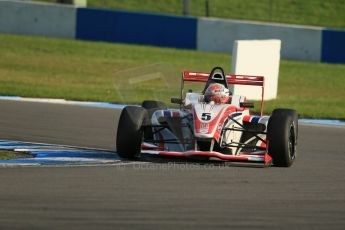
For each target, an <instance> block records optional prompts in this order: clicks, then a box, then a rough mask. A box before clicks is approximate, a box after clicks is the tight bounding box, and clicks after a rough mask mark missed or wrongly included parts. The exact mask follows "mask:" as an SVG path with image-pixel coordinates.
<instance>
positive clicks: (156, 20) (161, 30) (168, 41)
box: [76, 8, 197, 49]
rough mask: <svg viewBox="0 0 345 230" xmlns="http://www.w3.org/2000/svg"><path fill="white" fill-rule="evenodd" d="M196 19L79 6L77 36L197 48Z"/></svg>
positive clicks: (98, 39) (99, 39) (86, 38)
mask: <svg viewBox="0 0 345 230" xmlns="http://www.w3.org/2000/svg"><path fill="white" fill-rule="evenodd" d="M196 30H197V19H196V18H192V17H178V16H167V15H158V14H146V13H132V12H125V11H113V10H101V9H90V8H78V11H77V35H76V37H77V39H84V40H94V41H108V42H122V43H131V44H144V45H154V46H165V47H175V48H187V49H196Z"/></svg>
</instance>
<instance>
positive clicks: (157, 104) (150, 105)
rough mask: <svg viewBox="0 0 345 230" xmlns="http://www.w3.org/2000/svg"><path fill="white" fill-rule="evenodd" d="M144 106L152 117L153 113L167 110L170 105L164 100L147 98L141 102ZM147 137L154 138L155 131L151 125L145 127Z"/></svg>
mask: <svg viewBox="0 0 345 230" xmlns="http://www.w3.org/2000/svg"><path fill="white" fill-rule="evenodd" d="M141 106H142V107H143V108H145V109H146V110H147V113H148V116H149V118H150V119H151V117H152V114H153V113H154V112H155V111H157V110H166V109H168V107H167V106H166V104H165V103H164V102H161V101H154V100H146V101H143V103H142V104H141ZM145 139H147V140H153V131H152V128H151V127H147V128H146V129H145Z"/></svg>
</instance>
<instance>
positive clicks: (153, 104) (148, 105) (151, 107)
mask: <svg viewBox="0 0 345 230" xmlns="http://www.w3.org/2000/svg"><path fill="white" fill-rule="evenodd" d="M141 106H142V107H143V108H145V109H146V110H147V112H148V114H149V117H150V118H151V117H152V114H153V113H154V112H155V111H156V110H165V109H168V107H167V106H166V104H165V103H164V102H161V101H153V100H146V101H143V103H142V104H141Z"/></svg>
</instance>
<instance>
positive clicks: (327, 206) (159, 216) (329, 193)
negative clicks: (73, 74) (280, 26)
mask: <svg viewBox="0 0 345 230" xmlns="http://www.w3.org/2000/svg"><path fill="white" fill-rule="evenodd" d="M120 108H121V106H119V107H117V108H115V107H106V106H97V105H93V106H91V105H90V106H81V105H78V104H73V103H63V102H61V103H47V102H34V101H20V100H0V140H4V141H15V142H16V143H17V144H19V145H21V146H22V150H25V149H26V150H27V149H30V148H31V150H32V148H34V147H33V146H31V144H28V142H29V143H49V144H50V147H51V148H55V149H50V151H48V152H50V153H53V155H51V156H50V157H53V158H59V157H60V155H59V154H60V152H61V150H63V151H66V152H68V153H70V154H71V151H72V152H73V151H76V150H75V148H70V146H76V147H79V148H78V151H80V152H78V153H75V152H73V153H72V155H69V156H68V157H72V158H73V156H74V157H77V158H80V157H85V156H86V158H88V157H89V158H88V159H90V158H96V159H97V156H95V154H96V153H99V154H100V155H102V154H103V155H102V156H103V157H105V158H107V159H108V160H109V158H110V159H111V161H104V162H88V163H85V162H78V161H73V160H72V162H67V163H66V164H38V165H39V166H37V165H35V164H31V165H30V166H25V165H21V166H18V165H15V164H12V165H10V164H8V165H6V164H2V165H1V167H0V181H1V186H0V207H1V209H0V229H47V228H49V229H63V228H68V229H114V228H131V229H133V228H134V229H153V228H158V229H161V228H170V229H176V228H178V227H180V228H184V229H196V228H198V229H214V228H223V229H229V228H234V229H237V228H244V229H254V228H255V229H258V228H261V229H262V228H267V227H273V228H280V229H343V228H344V226H345V196H344V194H345V178H344V174H345V167H344V166H345V165H344V163H345V126H344V125H343V124H342V123H341V122H339V124H338V125H331V124H313V123H307V121H301V122H300V128H299V145H298V156H297V159H296V161H295V163H294V165H293V166H292V167H290V168H277V167H270V168H256V167H249V166H238V165H232V164H207V163H200V162H190V161H189V162H174V161H172V160H168V159H167V160H162V159H150V158H148V159H142V160H141V161H122V160H121V159H120V158H118V157H117V156H116V154H115V153H114V151H115V146H116V140H115V139H116V132H117V130H116V129H117V121H118V119H119V115H120V111H121V109H120ZM18 142H25V143H18ZM2 143H3V145H4V146H6V143H5V142H2ZM57 145H58V146H57ZM7 146H10V143H9V142H8V143H7ZM35 146H36V147H37V146H40V147H39V148H38V149H37V148H36V151H39V149H40V148H41V150H42V149H45V150H47V149H48V147H47V146H46V145H40V144H39V145H36V144H35ZM52 146H53V147H52ZM61 146H63V147H61ZM56 148H63V149H56ZM83 151H84V152H83ZM41 152H42V151H41ZM78 154H79V155H78ZM87 154H90V155H87ZM112 154H113V155H112ZM42 156H43V158H44V156H47V155H41V158H42ZM90 156H91V157H90ZM113 157H114V158H113ZM60 160H61V159H60ZM68 160H71V159H68ZM74 160H75V159H74Z"/></svg>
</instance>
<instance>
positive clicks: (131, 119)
mask: <svg viewBox="0 0 345 230" xmlns="http://www.w3.org/2000/svg"><path fill="white" fill-rule="evenodd" d="M147 120H148V115H147V111H146V110H145V109H144V108H142V107H137V106H127V107H125V108H124V109H123V110H122V112H121V116H120V120H119V125H118V128H117V139H116V150H117V153H118V154H119V156H120V157H124V158H135V157H138V156H139V155H140V150H141V144H142V141H143V134H144V131H143V128H142V125H143V124H145V123H146V122H147Z"/></svg>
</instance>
